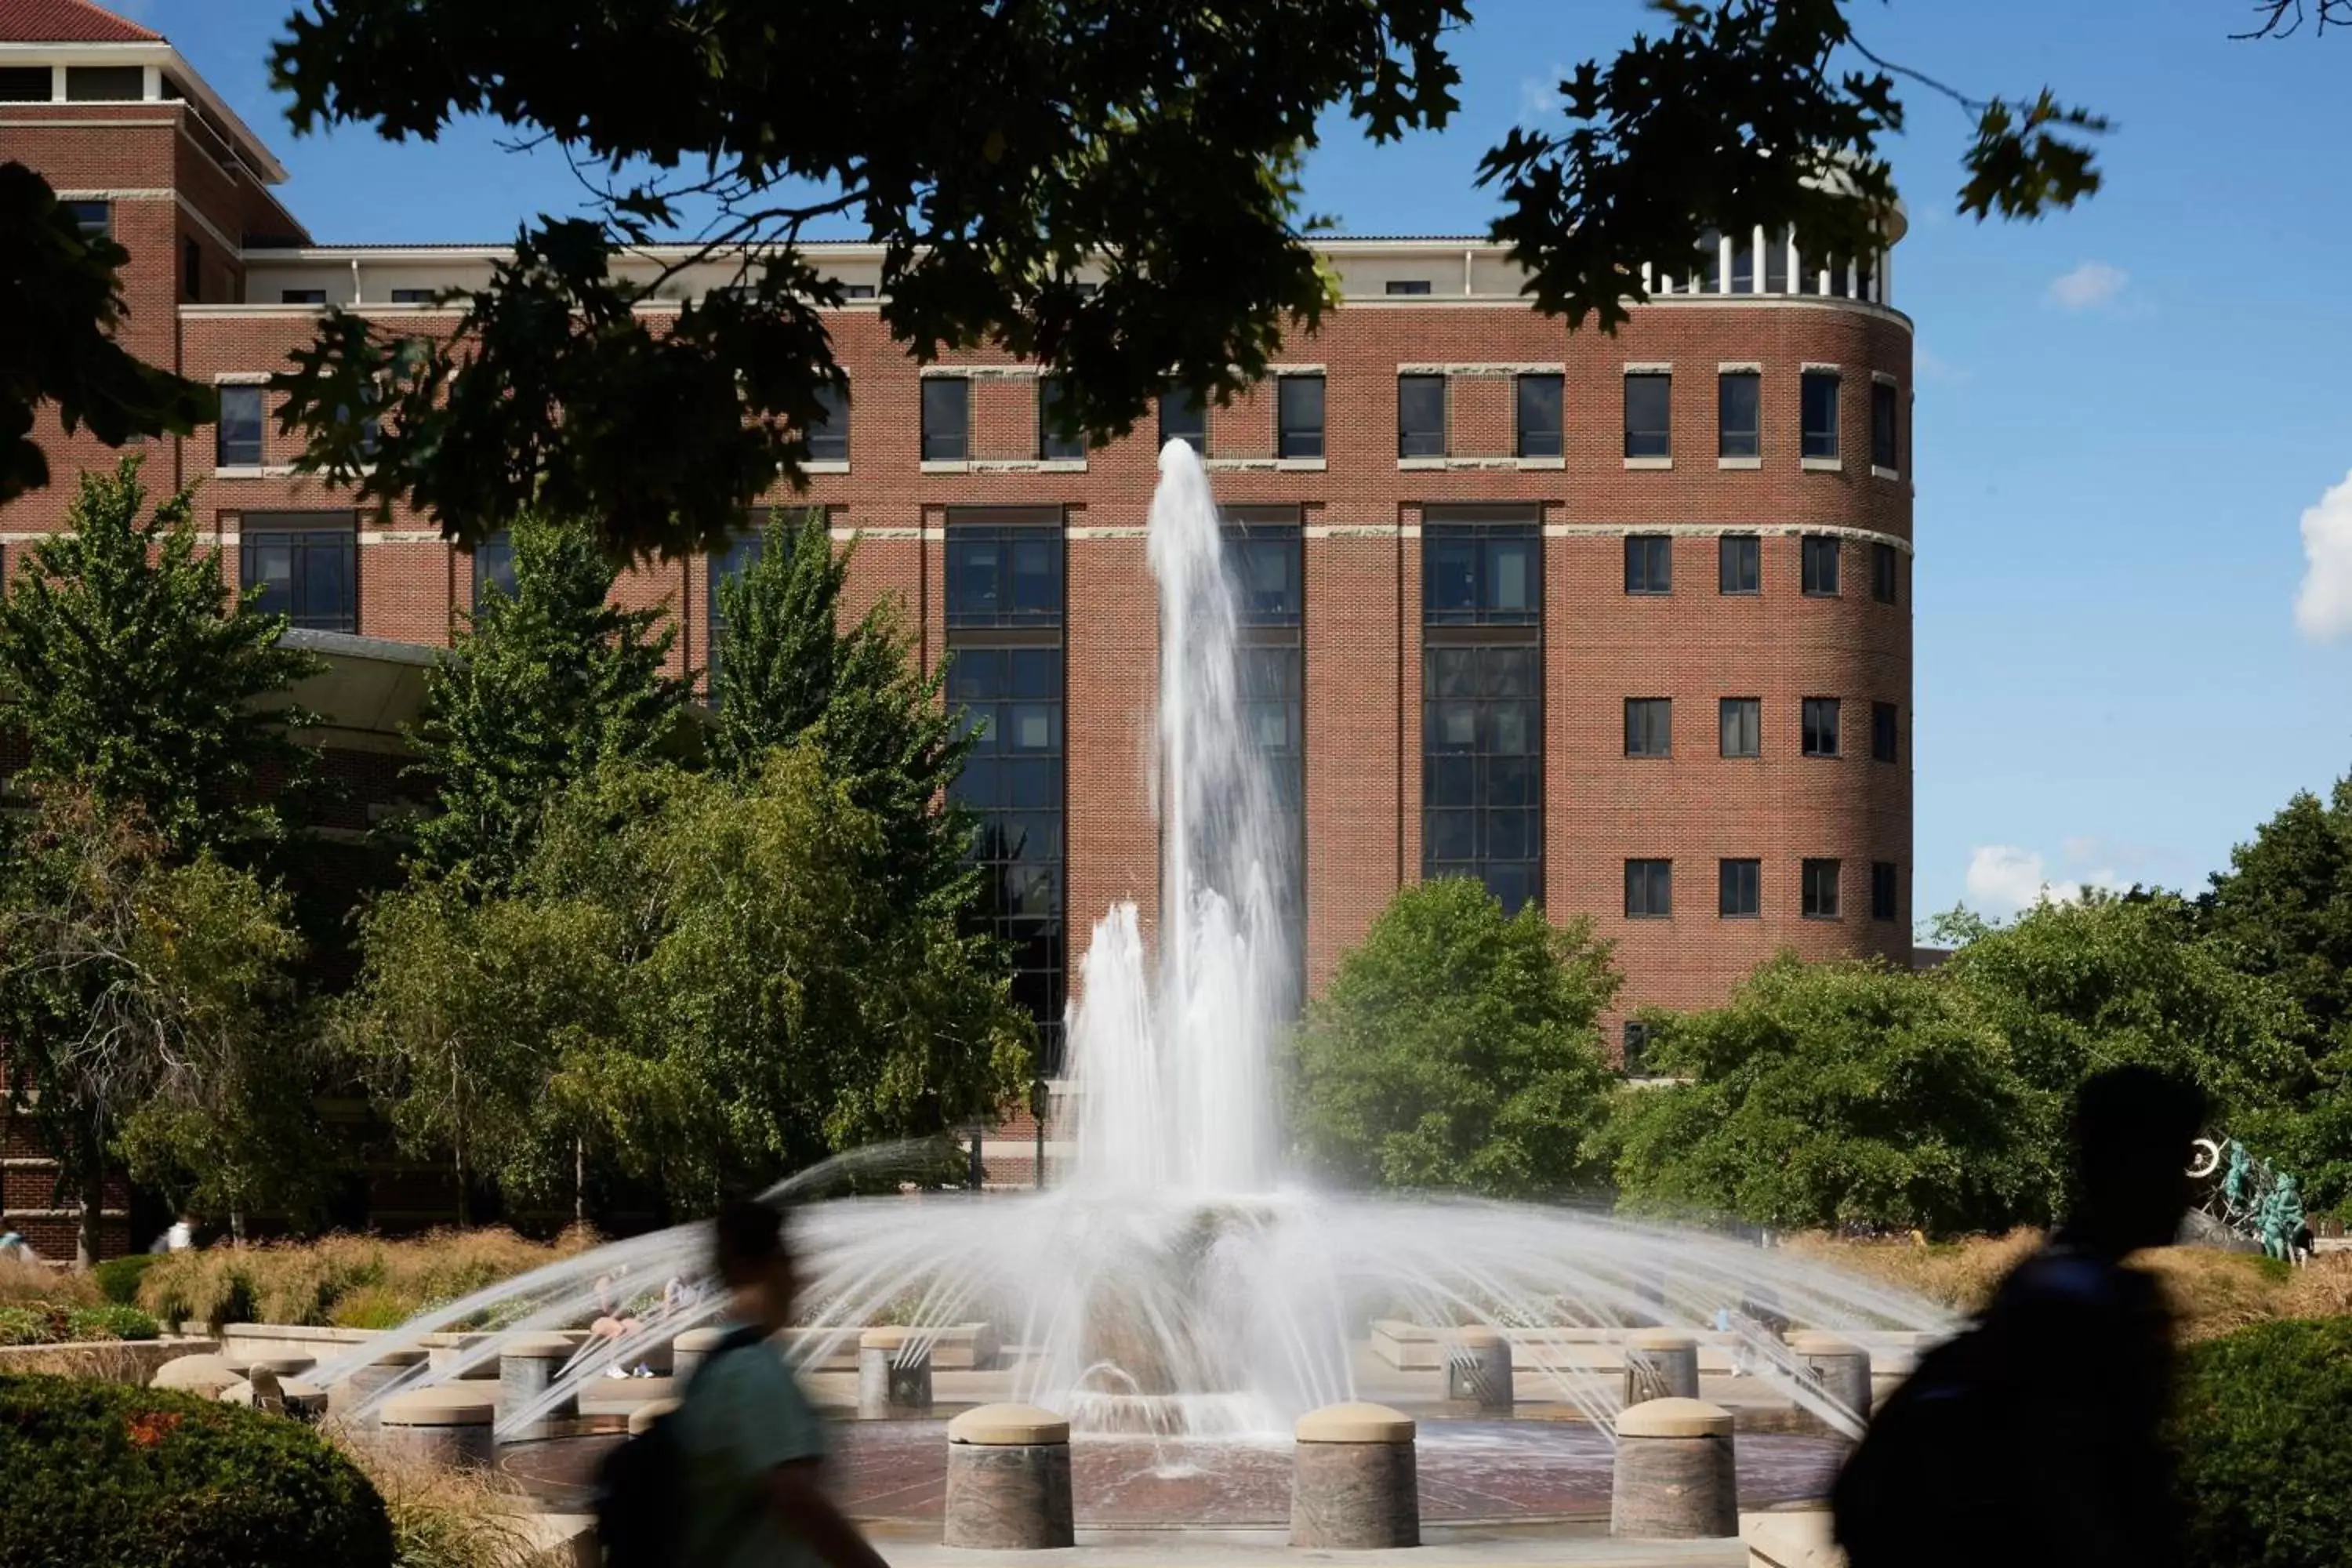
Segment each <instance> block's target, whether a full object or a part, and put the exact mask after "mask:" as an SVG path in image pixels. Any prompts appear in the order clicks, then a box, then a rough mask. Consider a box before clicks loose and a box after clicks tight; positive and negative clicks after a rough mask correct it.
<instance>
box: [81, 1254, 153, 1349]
mask: <svg viewBox="0 0 2352 1568" xmlns="http://www.w3.org/2000/svg"><path fill="white" fill-rule="evenodd" d="M162 1260H163V1254H162V1253H160V1252H133V1253H131V1254H129V1255H128V1256H125V1257H122V1258H108V1259H107V1260H106V1261H105V1262H103V1263H101V1264H100V1265H99V1266H98V1267H97V1268H92V1269H91V1270H90V1271H89V1277H90V1279H92V1280H94V1281H95V1282H96V1283H97V1285H98V1293H99V1294H100V1295H101V1296H103V1297H105V1298H106V1299H107V1300H110V1301H112V1302H114V1303H115V1304H116V1305H117V1306H122V1307H135V1306H137V1305H138V1304H139V1279H140V1277H141V1276H142V1275H143V1274H145V1273H146V1272H147V1270H149V1269H150V1268H153V1267H155V1265H156V1264H157V1263H159V1262H161V1261H162ZM126 1337H127V1336H126Z"/></svg>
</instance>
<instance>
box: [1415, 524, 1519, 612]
mask: <svg viewBox="0 0 2352 1568" xmlns="http://www.w3.org/2000/svg"><path fill="white" fill-rule="evenodd" d="M1542 548H1543V539H1542V537H1541V535H1540V533H1539V531H1538V529H1537V527H1536V525H1535V524H1534V523H1532V522H1436V523H1431V522H1424V523H1423V527H1422V607H1423V616H1424V618H1426V620H1427V621H1428V622H1429V624H1430V625H1432V626H1533V625H1535V624H1536V622H1537V621H1538V618H1539V617H1540V616H1541V614H1542V609H1543V574H1542V559H1543V558H1542V553H1541V552H1542Z"/></svg>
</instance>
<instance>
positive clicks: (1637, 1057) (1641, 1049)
mask: <svg viewBox="0 0 2352 1568" xmlns="http://www.w3.org/2000/svg"><path fill="white" fill-rule="evenodd" d="M1649 1054H1650V1026H1649V1025H1648V1024H1646V1023H1644V1022H1643V1021H1642V1020H1641V1019H1639V1018H1628V1019H1626V1020H1625V1026H1624V1028H1623V1030H1622V1032H1621V1033H1620V1034H1619V1036H1618V1047H1617V1067H1618V1070H1619V1071H1620V1072H1622V1073H1623V1074H1624V1075H1625V1076H1626V1077H1627V1078H1638V1077H1640V1076H1641V1073H1642V1068H1643V1067H1645V1066H1646V1065H1648V1062H1647V1058H1648V1057H1649Z"/></svg>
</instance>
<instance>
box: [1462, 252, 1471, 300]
mask: <svg viewBox="0 0 2352 1568" xmlns="http://www.w3.org/2000/svg"><path fill="white" fill-rule="evenodd" d="M1470 257H1471V252H1470V251H1468V250H1465V251H1464V252H1463V253H1462V297H1463V298H1464V299H1465V300H1466V299H1468V298H1469V297H1470Z"/></svg>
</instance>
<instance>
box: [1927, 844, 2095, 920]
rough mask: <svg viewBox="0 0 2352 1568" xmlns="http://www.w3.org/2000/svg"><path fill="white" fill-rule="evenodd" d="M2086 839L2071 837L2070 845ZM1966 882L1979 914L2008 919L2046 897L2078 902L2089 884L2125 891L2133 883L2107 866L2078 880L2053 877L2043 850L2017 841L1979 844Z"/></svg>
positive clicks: (1970, 860)
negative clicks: (2043, 855) (2031, 847)
mask: <svg viewBox="0 0 2352 1568" xmlns="http://www.w3.org/2000/svg"><path fill="white" fill-rule="evenodd" d="M2084 842H2085V841H2084V840H2081V839H2068V840H2067V843H2068V844H2069V845H2070V846H2072V845H2080V844H2083V843H2084ZM1963 885H1964V886H1965V887H1966V888H1967V889H1968V895H1969V905H1970V906H1971V907H1973V908H1974V909H1975V910H1977V911H1978V912H1979V914H1985V915H1990V916H1992V917H1993V918H1994V919H1996V920H2006V919H2008V918H2009V917H2010V916H2011V915H2014V914H2016V913H2018V912H2019V911H2020V910H2025V909H2029V908H2031V907H2032V906H2033V905H2035V904H2038V903H2042V902H2043V901H2044V900H2047V901H2049V902H2051V903H2053V904H2072V903H2077V902H2079V901H2081V900H2082V897H2083V889H2084V888H2086V887H2088V888H2104V889H2107V890H2109V891H2111V892H2121V891H2122V890H2123V889H2125V888H2126V887H2127V886H2128V885H2129V884H2128V883H2126V881H2125V880H2124V879H2122V878H2120V877H2118V876H2116V874H2115V872H2114V871H2112V870H2110V869H2106V868H2100V869H2097V870H2093V871H2086V872H2084V874H2083V876H2082V877H2081V878H2080V879H2077V880H2063V879H2053V878H2052V877H2051V875H2050V868H2049V866H2048V865H2047V863H2046V862H2044V861H2043V859H2042V854H2041V851H2039V850H2035V849H2021V848H2020V847H2017V846H2016V845H2014V844H1979V845H1978V846H1977V847H1976V848H1975V849H1974V850H1973V851H1972V852H1970V854H1969V874H1968V878H1967V879H1966V881H1965V882H1964V884H1963Z"/></svg>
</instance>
